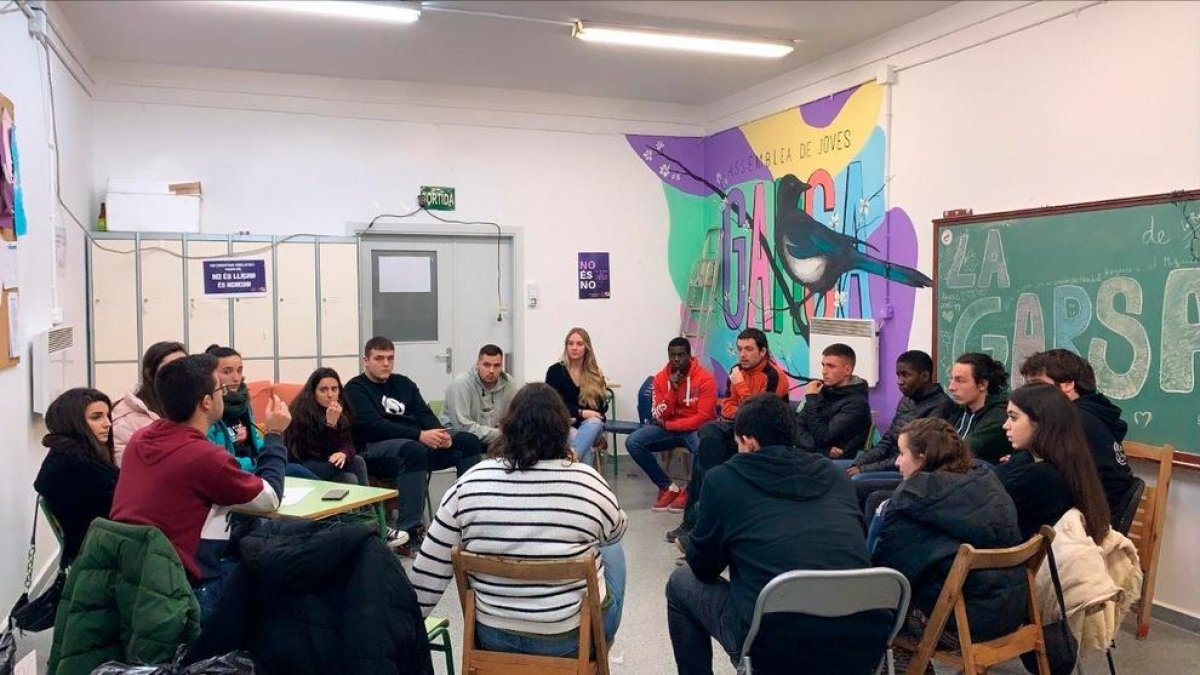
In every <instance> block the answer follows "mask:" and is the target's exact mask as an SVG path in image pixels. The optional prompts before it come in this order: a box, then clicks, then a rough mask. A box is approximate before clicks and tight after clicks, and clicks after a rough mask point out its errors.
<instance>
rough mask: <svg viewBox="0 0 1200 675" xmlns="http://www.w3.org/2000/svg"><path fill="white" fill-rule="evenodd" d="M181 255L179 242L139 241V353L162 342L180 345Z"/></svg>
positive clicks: (182, 311)
mask: <svg viewBox="0 0 1200 675" xmlns="http://www.w3.org/2000/svg"><path fill="white" fill-rule="evenodd" d="M182 253H183V243H182V242H178V241H149V242H148V241H145V240H142V250H141V265H142V300H141V302H142V349H146V348H147V347H149V346H150V345H152V344H154V343H155V342H159V341H162V340H169V341H179V342H183V339H184V334H183V313H184V301H183V298H184V293H183V259H182V258H180V257H179V255H181V254H182ZM172 254H174V255H172ZM206 346H207V345H206Z"/></svg>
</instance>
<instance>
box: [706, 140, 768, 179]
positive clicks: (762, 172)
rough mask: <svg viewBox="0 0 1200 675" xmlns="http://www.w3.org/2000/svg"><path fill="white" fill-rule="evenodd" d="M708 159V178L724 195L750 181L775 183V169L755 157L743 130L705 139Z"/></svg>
mask: <svg viewBox="0 0 1200 675" xmlns="http://www.w3.org/2000/svg"><path fill="white" fill-rule="evenodd" d="M704 157H705V160H706V162H705V167H704V177H705V178H707V179H708V181H709V182H711V183H712V184H713V185H716V186H717V187H718V188H720V189H721V191H723V192H728V191H729V186H731V185H737V184H738V183H745V182H746V181H758V180H761V181H768V182H770V181H772V180H774V176H772V175H771V170H770V169H768V168H767V167H766V165H764V164H763V163H762V161H761V160H759V158H758V156H756V155H755V154H754V150H752V149H751V148H750V143H749V142H748V141H747V140H746V134H744V133H742V130H741V129H727V130H725V131H722V132H721V133H719V134H714V135H712V136H709V137H708V138H706V139H704ZM716 158H720V159H719V160H717V159H716Z"/></svg>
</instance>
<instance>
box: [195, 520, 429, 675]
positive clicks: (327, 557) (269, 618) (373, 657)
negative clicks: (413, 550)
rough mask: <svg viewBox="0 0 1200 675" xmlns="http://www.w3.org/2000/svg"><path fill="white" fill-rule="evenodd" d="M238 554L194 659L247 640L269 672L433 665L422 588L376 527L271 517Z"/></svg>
mask: <svg viewBox="0 0 1200 675" xmlns="http://www.w3.org/2000/svg"><path fill="white" fill-rule="evenodd" d="M241 554H242V564H240V565H239V566H238V567H237V568H236V569H235V570H234V571H233V572H232V573H231V575H230V576H229V578H228V580H227V581H226V582H225V589H224V591H223V592H222V594H221V599H220V600H219V601H218V603H217V607H216V609H214V610H213V614H212V616H211V617H209V619H208V621H207V622H206V623H205V625H204V630H203V632H202V633H201V635H200V638H199V639H198V640H197V641H196V643H195V645H193V647H192V649H191V651H190V652H189V653H188V657H187V661H188V662H189V663H192V662H195V661H198V660H200V659H204V658H209V657H212V656H216V655H218V654H225V653H228V652H231V651H233V650H236V649H246V650H249V651H250V653H251V654H252V655H253V657H254V662H255V664H256V665H257V666H258V672H260V673H264V675H285V674H286V675H401V674H402V673H403V674H405V675H410V674H411V675H424V674H426V673H428V674H432V673H433V662H432V660H431V658H430V655H429V642H428V638H427V637H426V634H425V626H424V620H423V619H422V618H421V608H420V606H419V605H417V596H416V593H414V592H413V588H412V585H411V584H410V583H409V582H408V577H407V576H405V574H404V569H403V568H402V567H401V566H400V563H399V561H398V560H397V559H396V556H395V555H394V554H393V553H392V552H391V551H390V550H388V548H387V546H385V545H384V543H383V541H381V540H380V539H379V537H378V536H376V534H375V531H374V529H372V528H369V527H367V526H365V525H362V524H359V523H329V522H326V521H316V522H314V521H307V520H286V519H285V520H273V521H270V522H269V523H267V524H265V525H263V526H261V527H259V528H258V529H257V530H256V531H254V532H253V533H251V534H248V535H246V537H245V538H244V539H242V542H241Z"/></svg>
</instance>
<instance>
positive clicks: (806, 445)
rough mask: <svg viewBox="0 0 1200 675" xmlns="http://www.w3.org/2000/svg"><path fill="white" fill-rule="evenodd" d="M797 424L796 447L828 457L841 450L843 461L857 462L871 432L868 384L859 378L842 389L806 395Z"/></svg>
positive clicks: (828, 388)
mask: <svg viewBox="0 0 1200 675" xmlns="http://www.w3.org/2000/svg"><path fill="white" fill-rule="evenodd" d="M796 424H797V426H796V447H798V448H800V449H801V450H808V451H811V452H819V453H821V454H822V455H825V456H829V449H830V448H841V449H842V451H843V454H842V459H853V458H854V456H855V455H857V454H858V451H859V450H862V449H863V446H865V445H866V444H867V434H868V433H869V432H870V431H871V404H870V403H869V402H868V401H867V382H866V380H863V379H862V378H861V377H857V376H856V377H852V378H850V381H849V382H847V383H846V384H844V385H842V386H840V387H822V388H821V393H819V394H808V395H806V396H805V397H804V408H802V409H801V410H800V412H799V413H798V414H797V415H796Z"/></svg>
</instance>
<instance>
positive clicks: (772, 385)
mask: <svg viewBox="0 0 1200 675" xmlns="http://www.w3.org/2000/svg"><path fill="white" fill-rule="evenodd" d="M735 370H740V371H741V372H742V381H741V382H738V383H736V384H735V383H734V382H733V379H732V374H733V371H735ZM730 375H731V378H730V381H729V393H728V395H727V397H726V398H725V400H724V401H721V417H723V418H725V419H729V420H731V419H733V418H734V416H735V415H737V409H738V406H739V405H741V403H742V401H744V400H746V399H747V398H750V397H751V396H754V395H755V394H761V393H763V392H768V391H770V392H774V393H775V394H776V395H778V396H779V398H782V399H786V398H787V397H788V378H787V374H785V373H784V372H783V369H782V368H780V367H779V366H778V365H776V364H775V362H774V361H773V360H771V358H770V357H767V358H764V359H763V360H762V361H759V362H758V365H757V366H754V367H753V368H746V369H743V368H742V367H741V366H734V367H733V370H731V371H730Z"/></svg>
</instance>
